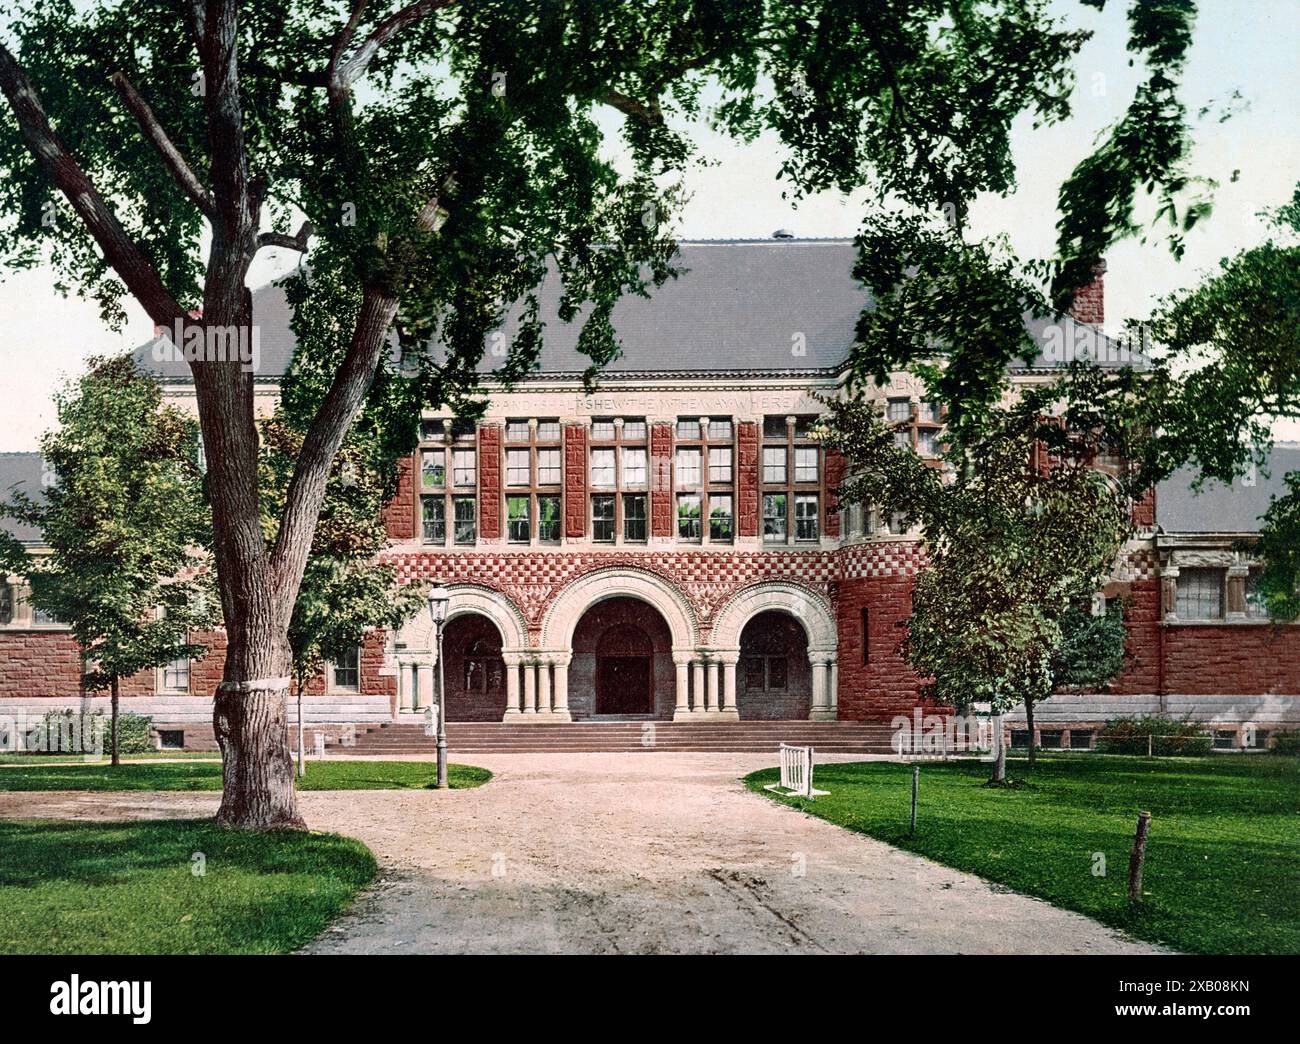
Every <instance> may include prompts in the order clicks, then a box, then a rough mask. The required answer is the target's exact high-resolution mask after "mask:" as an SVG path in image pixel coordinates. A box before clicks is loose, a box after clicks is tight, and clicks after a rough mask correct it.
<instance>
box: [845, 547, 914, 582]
mask: <svg viewBox="0 0 1300 1044" xmlns="http://www.w3.org/2000/svg"><path fill="white" fill-rule="evenodd" d="M839 559H840V563H839V565H840V571H841V575H842V577H843V579H845V580H861V579H864V578H866V577H881V576H915V575H916V574H917V573H918V572H920V571H921V569H922V568H923V567H924V566H925V552H924V551H923V550H922V549H921V545H920V544H919V543H918V542H917V541H915V540H890V541H885V542H879V543H870V544H854V545H851V546H850V547H846V548H844V549H842V550H841V551H840V552H839Z"/></svg>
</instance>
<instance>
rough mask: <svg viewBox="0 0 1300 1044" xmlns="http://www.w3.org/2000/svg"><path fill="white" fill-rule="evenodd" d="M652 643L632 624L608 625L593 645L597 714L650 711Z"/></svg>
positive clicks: (652, 696) (652, 663)
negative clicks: (594, 650)
mask: <svg viewBox="0 0 1300 1044" xmlns="http://www.w3.org/2000/svg"><path fill="white" fill-rule="evenodd" d="M654 691H655V690H654V644H653V642H651V640H650V637H649V636H648V635H647V634H646V633H645V631H643V630H641V628H639V627H637V626H636V625H635V624H619V625H616V626H614V627H611V628H609V629H608V630H607V631H605V633H604V634H602V635H601V636H600V641H599V642H598V643H597V644H596V692H595V697H596V706H595V713H597V714H652V713H654V705H655V702H654Z"/></svg>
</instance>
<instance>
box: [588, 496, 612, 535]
mask: <svg viewBox="0 0 1300 1044" xmlns="http://www.w3.org/2000/svg"><path fill="white" fill-rule="evenodd" d="M616 499H617V498H616V497H615V496H614V494H612V493H593V494H592V495H591V539H592V540H594V541H596V542H597V543H598V544H612V543H613V542H614V509H615V500H616Z"/></svg>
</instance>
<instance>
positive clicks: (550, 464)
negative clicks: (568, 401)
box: [502, 417, 564, 544]
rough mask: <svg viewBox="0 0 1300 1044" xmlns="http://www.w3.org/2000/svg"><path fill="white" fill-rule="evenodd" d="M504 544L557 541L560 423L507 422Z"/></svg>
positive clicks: (541, 420)
mask: <svg viewBox="0 0 1300 1044" xmlns="http://www.w3.org/2000/svg"><path fill="white" fill-rule="evenodd" d="M502 452H503V453H504V454H505V462H504V463H505V476H506V481H505V501H506V541H507V542H508V543H511V544H531V543H534V542H537V543H545V544H555V543H559V540H560V496H561V494H560V486H561V482H562V480H563V477H564V472H563V466H562V463H561V462H562V460H563V452H562V446H561V435H560V422H559V421H558V420H555V419H553V418H544V417H543V418H518V417H516V418H512V419H510V420H507V421H506V438H505V447H504V449H503V451H502Z"/></svg>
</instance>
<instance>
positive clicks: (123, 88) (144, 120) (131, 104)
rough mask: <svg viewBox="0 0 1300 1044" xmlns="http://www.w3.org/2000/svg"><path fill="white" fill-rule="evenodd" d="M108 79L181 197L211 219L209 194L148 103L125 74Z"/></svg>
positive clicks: (212, 208) (117, 73)
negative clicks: (156, 154) (155, 150)
mask: <svg viewBox="0 0 1300 1044" xmlns="http://www.w3.org/2000/svg"><path fill="white" fill-rule="evenodd" d="M109 80H110V81H112V84H113V86H114V87H116V88H117V93H118V94H120V95H121V96H122V101H123V103H124V104H125V105H126V107H127V109H128V110H129V111H130V113H131V115H132V116H134V117H135V119H136V122H137V123H138V124H140V129H141V130H142V131H144V135H145V137H146V138H148V139H149V140H150V141H151V142H153V145H154V148H156V149H157V150H158V152H159V153H160V154H161V156H162V158H163V162H164V163H165V164H167V169H168V170H170V171H171V173H172V177H174V178H175V179H176V181H177V182H178V183H179V184H180V187H181V188H182V189H184V190H185V194H186V195H187V196H189V197H190V199H192V200H194V202H195V203H196V204H197V205H198V208H199V209H200V210H201V211H203V213H204V214H206V215H207V216H208V217H209V218H211V217H213V216H214V215H215V213H216V206H215V205H214V203H213V202H212V193H211V192H209V191H208V190H207V188H206V187H205V186H204V185H203V183H202V182H201V181H199V179H198V175H196V174H195V173H194V170H193V169H192V168H191V167H190V165H189V163H187V162H186V160H185V157H184V156H182V155H181V154H180V150H179V149H177V148H176V146H175V145H173V144H172V141H171V138H169V137H168V136H167V132H166V131H165V130H163V128H162V124H160V123H159V122H158V119H157V117H155V116H154V114H153V110H152V109H151V108H149V103H148V102H146V101H145V100H144V99H143V98H142V97H141V96H140V93H139V92H138V91H137V90H136V89H135V86H134V85H133V84H132V83H131V81H130V80H128V79H127V77H126V74H125V73H121V72H115V73H113V75H112V76H110V77H109Z"/></svg>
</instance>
